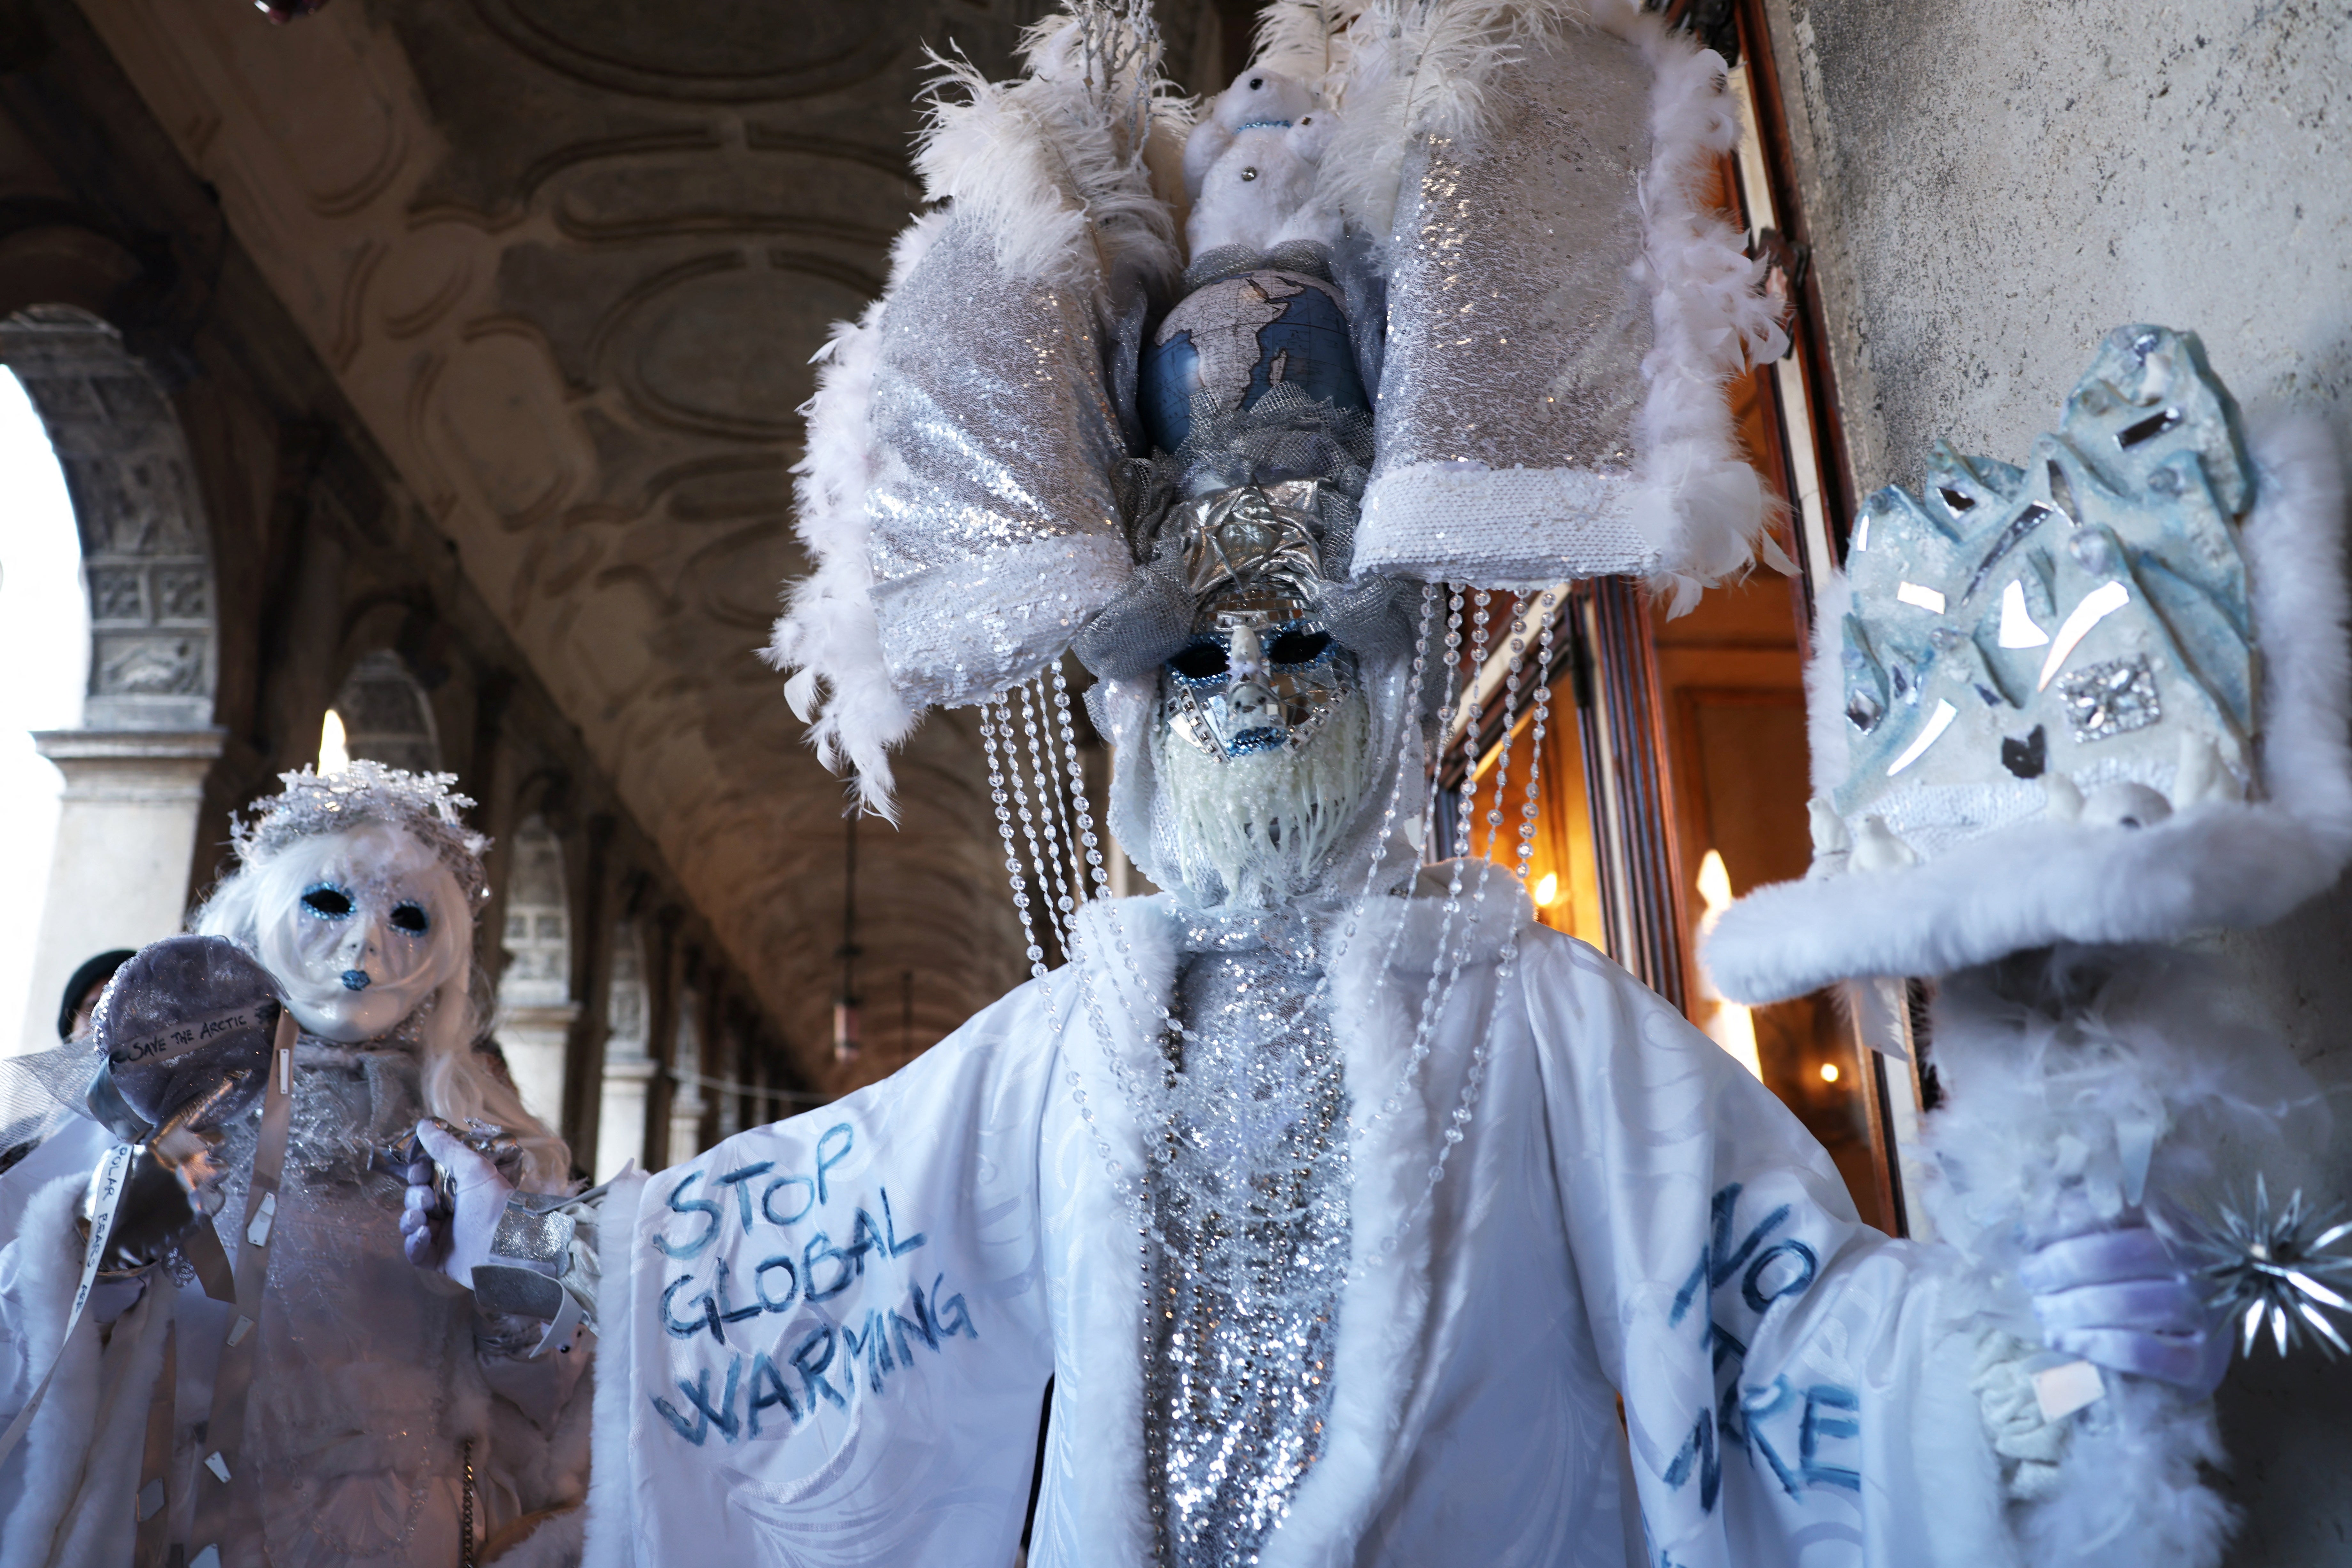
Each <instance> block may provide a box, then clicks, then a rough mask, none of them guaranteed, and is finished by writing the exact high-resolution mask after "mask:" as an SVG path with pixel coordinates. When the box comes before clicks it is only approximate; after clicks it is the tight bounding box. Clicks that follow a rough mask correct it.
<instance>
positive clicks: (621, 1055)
mask: <svg viewBox="0 0 2352 1568" xmlns="http://www.w3.org/2000/svg"><path fill="white" fill-rule="evenodd" d="M642 943H643V937H642V936H641V935H640V932H639V928H638V925H637V923H636V922H635V921H629V922H625V923H624V924H623V925H621V926H620V927H619V928H618V929H617V930H616V931H614V934H613V943H612V953H613V957H612V978H611V980H610V981H609V983H608V985H607V988H606V992H605V1002H604V1019H605V1026H606V1030H607V1032H606V1034H605V1036H604V1077H603V1082H601V1084H600V1085H599V1088H598V1105H597V1116H596V1150H595V1156H596V1157H595V1159H594V1161H593V1164H591V1166H590V1168H591V1169H592V1170H593V1172H594V1173H595V1178H596V1179H597V1180H598V1181H604V1180H606V1179H608V1178H609V1177H611V1176H612V1175H613V1174H614V1172H615V1171H618V1170H619V1169H620V1168H621V1167H622V1166H625V1165H626V1164H628V1163H629V1162H630V1161H631V1160H635V1161H637V1162H638V1163H639V1164H640V1165H642V1164H644V1162H645V1157H646V1096H647V1095H648V1094H649V1093H650V1092H652V1089H653V1079H654V1060H653V1055H652V1052H651V1051H649V1050H648V1049H647V1047H648V1044H649V1040H650V1037H649V1035H648V1032H647V1030H648V1025H649V1014H650V1012H651V1009H650V1008H649V1007H648V1005H647V1003H648V999H649V998H648V996H647V992H646V972H645V971H646V964H645V951H644V947H643V946H642Z"/></svg>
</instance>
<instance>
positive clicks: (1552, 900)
mask: <svg viewBox="0 0 2352 1568" xmlns="http://www.w3.org/2000/svg"><path fill="white" fill-rule="evenodd" d="M1557 903H1559V873H1558V872H1556V871H1548V872H1546V873H1543V875H1542V876H1541V877H1539V878H1538V879H1537V881H1536V907H1537V908H1538V909H1549V908H1550V907H1551V906H1552V905H1553V904H1557Z"/></svg>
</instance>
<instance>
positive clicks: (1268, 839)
mask: <svg viewBox="0 0 2352 1568" xmlns="http://www.w3.org/2000/svg"><path fill="white" fill-rule="evenodd" d="M1369 729H1370V723H1369V716H1368V714H1367V712H1366V707H1365V696H1364V693H1363V690H1362V688H1361V687H1360V686H1358V685H1352V684H1351V685H1350V686H1349V690H1348V691H1347V693H1346V695H1343V696H1342V697H1340V698H1339V702H1338V703H1337V705H1336V706H1334V707H1333V709H1332V711H1331V716H1330V717H1329V719H1328V721H1327V722H1325V723H1324V724H1323V725H1322V726H1321V727H1318V729H1317V730H1316V732H1315V734H1314V735H1313V736H1312V737H1309V738H1308V740H1307V744H1306V745H1305V746H1303V747H1299V748H1298V749H1297V750H1296V751H1293V750H1289V749H1287V748H1283V749H1276V750H1271V751H1261V752H1253V753H1247V754H1244V755H1243V756H1239V757H1234V758H1216V757H1212V756H1210V755H1209V754H1208V753H1206V752H1204V751H1202V750H1201V749H1200V748H1199V747H1195V746H1192V745H1191V744H1189V743H1188V742H1186V741H1184V740H1183V739H1181V738H1180V737H1177V736H1176V735H1175V733H1174V732H1173V730H1172V729H1171V728H1170V727H1169V726H1168V725H1166V724H1164V723H1163V724H1160V725H1159V726H1157V727H1155V728H1154V729H1153V731H1152V737H1151V747H1152V763H1153V766H1154V769H1155V771H1156V772H1157V774H1158V776H1159V786H1160V790H1161V791H1162V792H1163V800H1164V803H1165V807H1166V813H1167V814H1166V820H1167V821H1169V822H1170V823H1171V826H1172V827H1173V828H1174V830H1175V834H1174V836H1175V850H1176V859H1177V864H1178V866H1179V867H1180V868H1181V874H1182V877H1183V884H1184V889H1185V891H1186V893H1187V894H1188V895H1189V896H1190V897H1191V898H1192V900H1193V902H1195V903H1197V904H1202V905H1204V906H1212V907H1213V906H1216V905H1220V904H1223V905H1243V906H1247V907H1252V908H1269V907H1272V906H1274V905H1276V904H1280V903H1282V902H1284V901H1285V900H1287V899H1290V898H1294V897H1297V896H1299V895H1301V894H1308V893H1311V892H1313V891H1314V890H1315V889H1316V887H1317V885H1318V883H1319V882H1320V881H1321V879H1322V873H1324V871H1325V870H1326V864H1325V862H1327V861H1328V859H1329V858H1330V855H1331V852H1332V851H1333V850H1334V849H1335V848H1336V847H1337V846H1338V845H1339V842H1340V841H1341V839H1342V838H1343V837H1344V835H1345V834H1346V832H1347V830H1348V828H1349V824H1350V823H1351V822H1353V821H1354V820H1355V817H1356V812H1357V809H1358V807H1359V806H1360V804H1361V803H1362V800H1363V798H1364V793H1365V791H1366V789H1369V788H1370V782H1371V775H1372V771H1373V769H1372V767H1371V755H1370V746H1369V745H1368V743H1367V735H1368V732H1369Z"/></svg>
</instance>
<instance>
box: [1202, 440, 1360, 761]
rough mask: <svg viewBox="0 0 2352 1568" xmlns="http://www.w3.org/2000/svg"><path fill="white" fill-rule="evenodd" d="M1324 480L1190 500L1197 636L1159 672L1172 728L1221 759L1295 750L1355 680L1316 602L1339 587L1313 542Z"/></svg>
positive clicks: (1351, 664) (1352, 666)
mask: <svg viewBox="0 0 2352 1568" xmlns="http://www.w3.org/2000/svg"><path fill="white" fill-rule="evenodd" d="M1317 485H1318V481H1315V480H1312V479H1303V480H1293V481H1289V482H1286V483H1284V484H1279V485H1274V486H1265V487H1263V488H1261V487H1259V486H1239V487H1237V488H1234V489H1230V490H1223V491H1219V492H1218V493H1216V494H1215V495H1213V496H1204V497H1200V498H1198V499H1196V500H1193V501H1192V502H1189V503H1187V504H1186V505H1185V507H1182V508H1181V510H1180V512H1179V514H1178V515H1177V516H1176V517H1174V518H1172V519H1171V521H1172V522H1173V523H1174V524H1175V525H1176V527H1177V528H1179V529H1180V530H1181V531H1180V534H1179V537H1180V538H1181V541H1182V548H1183V552H1184V566H1185V575H1186V587H1187V589H1188V590H1189V591H1191V592H1192V595H1193V596H1194V598H1195V600H1196V601H1197V602H1198V604H1199V609H1198V611H1197V612H1195V615H1194V618H1193V625H1192V641H1191V642H1190V643H1187V644H1186V645H1185V646H1184V647H1182V648H1181V649H1179V650H1178V651H1177V653H1175V654H1174V655H1173V656H1172V657H1171V658H1170V659H1169V660H1168V662H1167V664H1165V665H1164V666H1163V668H1162V671H1161V674H1160V697H1161V703H1162V713H1163V715H1164V717H1165V720H1166V722H1167V724H1168V726H1169V727H1170V728H1171V730H1172V731H1173V732H1174V733H1175V734H1176V735H1178V736H1179V737H1181V738H1182V739H1184V740H1185V741H1186V742H1188V743H1189V744H1191V745H1192V746H1193V747H1197V748H1198V749H1200V750H1201V751H1202V752H1205V753H1207V754H1208V755H1209V756H1211V757H1214V758H1218V759H1219V760H1221V761H1231V760H1232V759H1233V758H1237V757H1246V756H1251V755H1255V754H1256V753H1260V752H1267V751H1282V750H1290V751H1296V750H1297V749H1298V748H1299V747H1303V746H1305V745H1306V744H1307V741H1308V740H1309V739H1311V738H1312V737H1314V735H1315V733H1316V731H1317V730H1318V729H1320V728H1321V727H1322V726H1323V725H1324V724H1325V723H1326V722H1327V721H1328V719H1329V718H1330V716H1331V714H1332V712H1333V711H1334V710H1335V709H1336V708H1337V706H1339V700H1340V699H1341V698H1342V697H1343V696H1344V695H1346V694H1347V693H1348V692H1349V690H1351V689H1352V688H1353V686H1354V685H1355V683H1356V679H1357V677H1356V668H1355V659H1354V656H1353V655H1352V654H1351V653H1349V652H1348V650H1347V649H1345V648H1343V647H1341V646H1340V645H1339V643H1338V642H1337V641H1336V640H1335V639H1334V638H1333V637H1332V635H1331V632H1330V631H1329V629H1328V627H1327V626H1326V625H1325V624H1324V622H1323V619H1322V617H1321V615H1320V613H1319V612H1318V608H1317V605H1318V601H1320V600H1321V598H1322V597H1323V594H1324V592H1325V591H1327V590H1328V589H1329V588H1330V587H1331V586H1332V585H1331V584H1330V582H1329V581H1328V580H1326V579H1325V578H1324V576H1323V573H1322V565H1321V559H1320V556H1319V554H1318V549H1317V544H1316V535H1315V514H1314V505H1315V492H1316V487H1317Z"/></svg>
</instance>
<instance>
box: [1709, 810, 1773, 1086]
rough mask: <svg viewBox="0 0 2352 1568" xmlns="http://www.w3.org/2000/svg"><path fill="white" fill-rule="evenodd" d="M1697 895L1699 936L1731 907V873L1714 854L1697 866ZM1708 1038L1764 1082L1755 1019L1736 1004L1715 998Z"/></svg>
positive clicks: (1754, 1016) (1721, 858)
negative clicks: (1701, 905)
mask: <svg viewBox="0 0 2352 1568" xmlns="http://www.w3.org/2000/svg"><path fill="white" fill-rule="evenodd" d="M1698 895H1699V897H1700V898H1701V899H1702V900H1703V901H1705V903H1706V914H1704V915H1700V916H1699V919H1698V929H1699V934H1700V935H1701V936H1705V935H1706V928H1707V927H1708V926H1710V925H1714V924H1715V922H1716V920H1717V917H1718V916H1719V915H1722V914H1723V912H1724V911H1725V910H1727V909H1728V908H1730V907H1731V873H1730V872H1728V871H1727V870H1726V869H1725V868H1724V864H1723V856H1722V855H1721V854H1720V853H1718V852H1716V851H1714V850H1709V851H1707V852H1706V859H1705V860H1703V861H1701V862H1698ZM1706 1033H1707V1038H1708V1039H1710V1040H1714V1041H1715V1043H1716V1044H1717V1045H1719V1046H1721V1047H1723V1049H1724V1050H1726V1051H1729V1052H1730V1053H1731V1054H1732V1056H1733V1057H1734V1058H1735V1059H1736V1060H1737V1061H1738V1063H1739V1065H1740V1066H1742V1067H1744V1068H1746V1069H1748V1071H1749V1072H1751V1073H1753V1074H1754V1075H1755V1077H1756V1081H1757V1082H1759V1083H1760V1082H1763V1080H1764V1059H1763V1056H1762V1055H1761V1054H1760V1053H1759V1051H1757V1049H1756V1015H1755V1014H1754V1013H1751V1012H1749V1011H1748V1009H1746V1008H1744V1007H1741V1006H1740V1005H1739V1004H1738V1002H1727V1001H1725V1000H1723V999H1721V998H1717V1000H1716V1004H1715V1011H1714V1012H1712V1013H1710V1014H1708V1015H1707V1019H1706Z"/></svg>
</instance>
